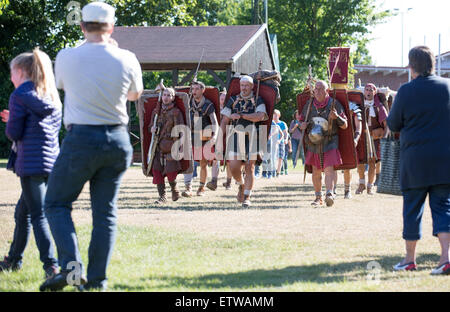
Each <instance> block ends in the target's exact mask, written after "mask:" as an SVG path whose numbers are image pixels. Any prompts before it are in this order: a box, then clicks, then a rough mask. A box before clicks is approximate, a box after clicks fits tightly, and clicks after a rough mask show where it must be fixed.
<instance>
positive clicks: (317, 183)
mask: <svg viewBox="0 0 450 312" xmlns="http://www.w3.org/2000/svg"><path fill="white" fill-rule="evenodd" d="M312 168H313V173H312V181H313V185H314V191H315V192H316V194H317V193H320V192H321V191H322V170H320V169H317V168H316V167H314V166H312Z"/></svg>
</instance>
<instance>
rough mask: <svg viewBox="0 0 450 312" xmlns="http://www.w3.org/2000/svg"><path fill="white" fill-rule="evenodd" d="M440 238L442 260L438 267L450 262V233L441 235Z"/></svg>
mask: <svg viewBox="0 0 450 312" xmlns="http://www.w3.org/2000/svg"><path fill="white" fill-rule="evenodd" d="M438 238H439V243H440V244H441V258H440V259H439V265H438V266H441V265H443V264H444V263H446V262H448V261H449V253H448V252H449V246H450V233H439V234H438Z"/></svg>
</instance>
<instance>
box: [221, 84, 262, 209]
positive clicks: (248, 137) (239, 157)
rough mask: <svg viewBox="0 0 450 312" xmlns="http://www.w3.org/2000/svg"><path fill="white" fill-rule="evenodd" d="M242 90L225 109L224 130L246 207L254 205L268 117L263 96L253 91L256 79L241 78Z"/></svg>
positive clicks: (228, 158)
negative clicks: (263, 129)
mask: <svg viewBox="0 0 450 312" xmlns="http://www.w3.org/2000/svg"><path fill="white" fill-rule="evenodd" d="M240 88H241V93H240V94H239V95H235V96H231V97H230V99H229V100H228V103H227V104H226V105H225V107H224V108H223V110H222V112H221V114H222V122H221V125H220V126H221V129H222V133H224V134H226V137H227V138H230V139H228V140H227V142H226V144H227V146H226V150H227V153H228V154H227V155H226V159H227V160H228V166H229V167H230V171H231V174H232V175H233V178H234V179H235V180H236V182H237V184H238V185H239V192H238V195H237V199H238V202H240V203H242V206H243V207H244V208H247V207H249V206H250V204H251V203H250V196H251V192H252V189H253V181H254V171H255V163H256V161H257V159H259V161H261V159H262V147H263V146H265V145H266V144H267V142H266V141H265V142H266V143H265V144H263V145H262V146H260V144H259V143H260V142H259V132H260V124H261V123H262V122H263V121H265V120H267V119H268V115H267V111H266V105H265V104H264V101H263V99H262V98H261V97H259V96H258V98H257V99H256V97H255V95H254V94H253V79H252V78H251V77H250V76H242V77H241V79H240ZM230 121H231V122H232V128H231V129H230V131H229V132H226V128H227V125H228V124H229V122H230ZM243 166H244V168H245V181H243V178H242V167H243Z"/></svg>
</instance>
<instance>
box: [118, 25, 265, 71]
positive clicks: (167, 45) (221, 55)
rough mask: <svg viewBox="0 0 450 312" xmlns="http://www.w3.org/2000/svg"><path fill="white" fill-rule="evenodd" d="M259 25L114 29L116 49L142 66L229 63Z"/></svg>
mask: <svg viewBox="0 0 450 312" xmlns="http://www.w3.org/2000/svg"><path fill="white" fill-rule="evenodd" d="M262 27H263V26H261V25H242V26H196V27H194V26H189V27H181V26H178V27H159V26H150V27H115V28H114V32H113V34H112V37H113V38H114V39H115V40H117V42H118V43H119V46H120V47H122V48H125V49H127V50H130V51H132V52H133V53H135V54H136V56H137V58H138V60H139V62H140V63H141V64H142V63H153V64H158V63H197V62H198V61H199V59H200V56H201V54H202V49H203V48H204V49H205V51H204V55H203V60H202V63H232V62H233V56H235V55H236V54H237V53H238V52H239V51H240V50H241V49H242V48H243V47H244V46H245V45H246V43H247V42H248V41H249V40H250V39H251V38H252V37H253V36H254V35H255V34H256V33H257V32H258V31H259V30H260V29H261V28H262Z"/></svg>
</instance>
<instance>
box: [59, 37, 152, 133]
mask: <svg viewBox="0 0 450 312" xmlns="http://www.w3.org/2000/svg"><path fill="white" fill-rule="evenodd" d="M55 78H56V86H57V88H58V89H63V90H64V92H65V98H64V125H65V126H66V127H67V126H68V125H70V124H82V125H113V124H127V123H128V114H127V108H126V101H127V95H128V92H129V91H132V92H139V91H141V90H142V89H143V83H142V71H141V67H140V65H139V62H138V60H137V58H136V56H135V55H134V53H132V52H130V51H128V50H124V49H120V48H118V47H117V46H114V45H112V44H105V43H84V44H83V45H81V46H79V47H76V48H68V49H64V50H61V51H60V52H59V53H58V55H57V56H56V61H55Z"/></svg>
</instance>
